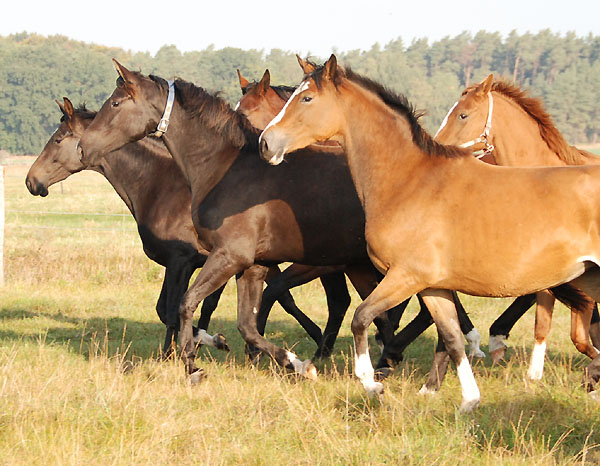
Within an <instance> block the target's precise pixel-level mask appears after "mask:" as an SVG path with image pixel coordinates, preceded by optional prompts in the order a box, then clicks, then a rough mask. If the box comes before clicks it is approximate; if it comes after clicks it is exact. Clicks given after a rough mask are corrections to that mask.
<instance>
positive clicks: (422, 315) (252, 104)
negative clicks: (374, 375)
mask: <svg viewBox="0 0 600 466" xmlns="http://www.w3.org/2000/svg"><path fill="white" fill-rule="evenodd" d="M296 57H297V58H298V62H299V63H300V64H301V65H302V66H310V65H309V64H308V63H307V62H305V61H304V60H303V59H302V58H301V57H299V56H298V55H297V56H296ZM237 73H238V78H239V82H240V87H241V90H242V97H241V99H240V100H239V102H238V103H237V105H236V111H238V112H240V113H242V114H243V115H245V116H246V117H247V118H248V120H249V121H250V123H252V125H253V126H254V127H256V128H258V129H261V130H262V129H264V128H265V126H266V125H267V123H268V122H269V121H271V120H272V119H273V118H274V117H275V116H276V115H277V114H278V113H279V112H280V111H281V109H282V108H283V106H284V105H285V102H286V101H287V100H288V99H289V97H290V96H291V95H292V93H293V92H294V90H295V88H294V87H291V86H271V75H270V73H269V70H266V71H265V72H264V74H263V76H262V78H261V79H260V81H258V82H250V81H248V80H247V79H246V78H245V77H244V76H243V75H242V73H241V72H240V70H237ZM328 142H329V144H326V143H328ZM323 146H336V147H340V146H339V144H337V143H336V142H330V141H325V143H319V144H314V145H313V146H312V148H313V149H315V150H318V149H319V148H320V147H323ZM340 150H341V148H340ZM325 273H330V268H326V267H322V268H314V267H313V268H311V271H310V272H307V273H306V274H305V275H304V276H303V277H299V278H304V280H298V281H297V282H296V283H295V284H297V285H301V284H304V283H307V282H308V281H310V280H313V279H314V278H315V277H316V276H320V274H325ZM337 273H340V272H337ZM351 278H352V277H351ZM270 288H272V285H269V286H268V287H267V289H266V290H265V292H264V294H263V300H262V302H261V308H260V311H259V315H258V328H259V330H260V329H261V328H262V329H264V323H263V322H264V321H266V318H267V316H268V314H269V311H270V307H271V306H272V305H273V304H274V300H273V299H272V298H270V295H271V293H269V290H270ZM370 291H371V290H369V292H370ZM273 295H274V296H276V295H277V293H274V294H273ZM417 297H418V296H417ZM453 297H454V302H455V304H456V309H457V311H458V320H459V323H460V327H461V330H462V332H463V334H464V335H465V339H466V340H467V342H468V343H469V350H470V356H472V357H479V358H483V357H485V353H484V352H483V351H481V349H480V348H479V342H480V339H481V337H480V335H479V332H478V331H477V329H476V328H474V326H473V324H472V322H471V320H470V319H469V316H468V315H467V313H466V311H465V309H464V307H463V306H462V304H461V302H460V300H459V299H458V296H457V295H456V293H454V294H453ZM418 299H419V304H420V311H419V313H418V314H417V316H416V317H415V318H414V319H413V320H412V321H411V322H410V324H408V326H406V327H405V328H404V329H403V330H402V331H401V332H400V333H399V334H398V335H397V336H395V337H394V338H393V339H392V340H391V341H390V342H389V343H388V344H386V345H385V347H383V345H381V346H382V349H383V353H382V357H381V358H380V360H379V362H378V363H377V366H376V369H377V372H378V375H379V376H380V377H381V376H382V375H384V374H385V373H386V372H387V371H388V370H389V369H390V368H391V367H392V366H393V364H394V363H395V362H396V361H399V360H402V357H403V356H402V353H403V352H404V350H405V349H406V347H407V346H408V345H409V344H410V343H411V342H413V341H414V340H415V339H416V338H417V337H418V336H419V335H420V334H422V333H423V332H424V331H425V330H426V329H427V328H428V327H429V326H431V325H432V324H433V320H432V318H431V314H430V313H429V311H428V310H427V307H426V306H425V305H424V303H423V301H422V299H420V297H418ZM408 301H409V300H406V301H405V302H404V303H402V305H401V306H400V309H401V312H400V313H398V314H399V315H395V316H393V319H390V320H393V323H394V324H395V327H396V328H397V327H398V324H399V319H400V317H401V315H402V312H403V311H404V309H405V307H406V305H407V304H408ZM396 309H397V308H396ZM378 336H379V334H378V335H376V339H377V337H378Z"/></svg>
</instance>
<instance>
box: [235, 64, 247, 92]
mask: <svg viewBox="0 0 600 466" xmlns="http://www.w3.org/2000/svg"><path fill="white" fill-rule="evenodd" d="M237 74H238V79H239V80H240V87H241V88H242V90H243V89H245V88H246V87H247V86H248V84H250V81H248V80H247V79H246V78H244V77H243V76H242V73H241V72H240V70H239V69H238V70H237Z"/></svg>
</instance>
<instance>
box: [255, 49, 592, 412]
mask: <svg viewBox="0 0 600 466" xmlns="http://www.w3.org/2000/svg"><path fill="white" fill-rule="evenodd" d="M326 139H334V140H336V141H338V142H339V143H340V144H341V145H342V147H343V148H344V149H345V151H346V154H347V156H348V162H349V165H350V171H351V174H352V178H353V180H354V183H355V186H356V190H357V193H358V196H359V198H360V200H361V202H362V205H363V207H364V209H365V216H366V227H365V236H366V239H367V245H368V253H369V257H370V258H371V260H372V261H373V263H374V264H375V265H376V267H377V268H378V269H379V270H380V271H381V272H382V273H385V274H386V275H385V278H384V279H383V280H382V281H381V283H380V284H379V286H378V287H377V288H376V289H375V290H374V291H373V293H371V295H370V296H369V297H368V298H367V299H366V300H365V301H364V302H363V303H362V304H361V305H360V306H359V307H358V308H357V310H356V313H355V315H354V318H353V321H352V332H353V335H354V343H355V349H356V354H355V368H354V372H355V374H356V375H357V376H358V378H359V379H360V380H361V382H362V383H363V386H364V387H365V388H366V389H367V391H369V392H371V393H381V392H382V390H383V385H382V384H380V383H377V382H375V380H374V371H373V367H372V365H371V361H370V358H369V348H368V340H367V333H366V329H367V327H368V325H369V323H370V322H371V321H372V319H373V318H374V317H375V316H376V315H379V314H380V313H381V312H383V311H384V310H386V309H388V308H390V307H392V306H394V305H395V304H397V303H399V302H401V301H403V300H404V299H406V298H407V297H408V296H410V295H412V294H415V293H418V292H421V293H422V296H423V299H424V300H425V302H426V304H427V307H428V308H429V310H430V311H431V314H432V316H433V319H434V321H435V323H436V326H437V328H438V332H439V334H440V336H441V337H442V339H443V340H444V342H445V344H446V348H447V351H448V353H449V356H450V357H451V358H452V360H453V361H454V362H455V364H456V365H457V371H458V376H459V379H460V383H461V386H462V395H463V400H462V405H461V409H462V410H470V409H472V408H474V407H475V406H476V405H478V404H479V401H480V393H479V388H478V386H477V383H476V382H475V378H474V377H473V372H472V370H471V366H470V364H469V361H468V359H467V357H466V355H465V349H464V343H463V341H462V338H461V335H460V330H459V326H458V323H457V316H456V309H455V307H454V303H453V301H452V299H451V292H450V291H449V290H459V291H462V292H464V293H467V294H471V295H475V296H491V297H503V296H519V295H524V294H528V293H533V292H536V291H539V290H543V289H547V288H553V287H556V286H559V285H562V284H567V283H571V284H572V285H574V286H575V287H577V288H580V289H582V290H583V291H584V292H585V293H587V294H588V295H590V296H591V297H592V298H594V299H596V300H598V299H599V298H600V267H599V265H600V259H599V258H600V167H591V166H586V167H564V168H536V169H534V168H532V169H521V168H519V169H517V168H510V167H498V166H493V165H489V164H486V163H482V162H481V161H479V160H476V159H474V158H473V157H472V155H471V153H470V152H468V151H467V150H465V149H461V148H458V147H455V146H444V145H442V144H439V143H437V142H436V141H434V140H433V139H432V138H431V136H429V135H428V134H427V133H426V132H425V131H424V130H423V129H422V127H421V126H420V125H419V123H418V119H417V116H416V115H415V112H414V110H413V109H412V107H411V106H410V104H409V103H408V102H407V100H406V99H405V98H404V97H402V96H398V95H396V94H394V93H392V92H390V91H389V90H387V89H385V88H384V87H383V86H382V85H380V84H378V83H376V82H374V81H372V80H370V79H368V78H365V77H363V76H360V75H357V74H356V73H354V72H352V71H351V70H350V69H346V70H344V69H342V68H340V67H338V65H337V60H336V58H335V56H334V55H332V56H331V58H330V59H329V60H328V61H327V62H326V63H325V65H323V66H322V67H319V68H317V69H316V70H315V71H314V72H312V73H310V74H309V75H308V76H306V77H305V79H304V80H303V81H302V83H301V84H300V85H299V87H298V89H297V90H296V92H295V93H294V94H293V96H292V97H291V98H290V100H289V101H288V102H287V104H286V106H285V107H284V109H283V110H282V111H281V113H280V114H279V115H278V116H277V117H276V118H275V119H274V120H273V121H272V122H271V123H269V125H268V126H267V128H266V129H265V131H264V132H263V133H262V134H261V137H260V149H261V153H262V156H263V158H264V159H265V160H267V161H269V162H270V163H271V164H278V163H280V162H281V161H282V160H283V157H284V155H285V154H286V153H290V152H293V151H295V150H298V149H300V148H302V147H305V146H307V145H309V144H312V143H314V142H315V141H319V140H326ZM456 218H461V221H460V222H457V221H455V219H456ZM541 225H544V228H543V229H542V228H541Z"/></svg>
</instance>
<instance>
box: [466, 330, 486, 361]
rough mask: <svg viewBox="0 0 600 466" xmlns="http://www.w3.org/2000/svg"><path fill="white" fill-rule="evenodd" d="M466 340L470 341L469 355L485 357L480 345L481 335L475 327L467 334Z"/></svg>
mask: <svg viewBox="0 0 600 466" xmlns="http://www.w3.org/2000/svg"><path fill="white" fill-rule="evenodd" d="M465 340H467V342H468V343H469V356H471V357H472V358H485V353H484V352H483V351H482V350H481V348H480V347H479V345H480V343H481V335H480V334H479V332H478V331H477V329H476V328H475V327H473V330H471V331H470V332H469V333H467V334H466V335H465Z"/></svg>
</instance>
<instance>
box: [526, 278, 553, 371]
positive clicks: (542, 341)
mask: <svg viewBox="0 0 600 466" xmlns="http://www.w3.org/2000/svg"><path fill="white" fill-rule="evenodd" d="M536 301H537V305H536V307H535V330H534V336H535V345H534V347H533V351H532V353H531V361H530V363H529V370H528V371H527V376H528V377H529V378H530V379H531V380H540V379H541V378H542V375H543V373H544V358H545V356H546V337H547V336H548V333H550V327H551V325H552V312H553V310H554V302H555V298H554V296H553V295H552V294H551V293H550V292H549V291H548V290H543V291H538V292H537V293H536Z"/></svg>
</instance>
